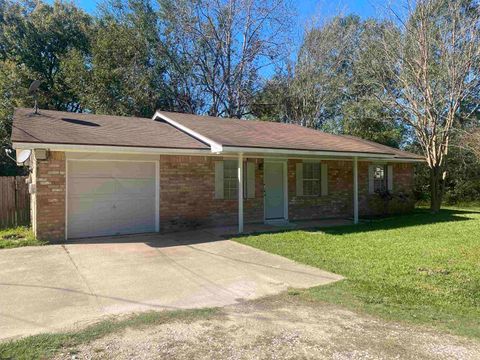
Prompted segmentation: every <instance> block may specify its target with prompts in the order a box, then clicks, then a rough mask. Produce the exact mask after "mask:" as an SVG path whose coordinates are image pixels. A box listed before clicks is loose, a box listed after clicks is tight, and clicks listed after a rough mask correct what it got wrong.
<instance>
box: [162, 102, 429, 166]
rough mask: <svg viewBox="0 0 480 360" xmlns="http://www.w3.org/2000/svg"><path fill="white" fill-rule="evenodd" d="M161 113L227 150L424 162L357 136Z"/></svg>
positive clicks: (291, 126) (283, 125)
mask: <svg viewBox="0 0 480 360" xmlns="http://www.w3.org/2000/svg"><path fill="white" fill-rule="evenodd" d="M159 113H160V114H162V115H164V116H166V117H168V118H169V119H172V120H173V121H176V122H178V123H179V124H181V125H183V126H186V127H188V128H189V129H191V130H193V131H195V132H197V133H200V134H201V135H203V136H206V137H207V138H209V139H211V140H213V141H215V142H217V143H220V144H222V145H223V146H235V147H254V148H270V149H271V148H274V149H291V150H307V151H308V150H310V151H334V152H361V153H372V154H386V155H393V156H395V157H399V158H406V159H407V158H408V159H421V157H420V156H418V155H415V154H412V153H407V152H405V151H401V150H398V149H394V148H391V147H388V146H385V145H380V144H377V143H374V142H371V141H366V140H363V139H360V138H356V137H353V136H341V135H333V134H328V133H324V132H322V131H318V130H313V129H309V128H306V127H303V126H299V125H294V124H284V123H276V122H267V121H253V120H239V119H222V118H217V117H211V116H198V115H191V114H183V113H172V112H166V111H160V112H159Z"/></svg>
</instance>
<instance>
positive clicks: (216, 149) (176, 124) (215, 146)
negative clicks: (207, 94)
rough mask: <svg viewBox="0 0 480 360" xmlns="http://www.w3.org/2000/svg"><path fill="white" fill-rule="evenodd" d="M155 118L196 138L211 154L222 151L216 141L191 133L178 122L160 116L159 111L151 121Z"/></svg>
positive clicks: (162, 115) (191, 131) (220, 145)
mask: <svg viewBox="0 0 480 360" xmlns="http://www.w3.org/2000/svg"><path fill="white" fill-rule="evenodd" d="M157 118H160V119H162V120H165V121H166V122H167V123H168V124H170V125H172V126H173V127H176V128H177V129H179V130H181V131H183V132H186V133H187V134H189V135H190V136H192V137H194V138H196V139H197V140H200V141H202V142H204V143H206V144H208V145H209V146H210V149H211V151H212V152H213V153H220V152H222V151H223V147H222V144H220V143H217V142H216V141H213V140H212V139H209V138H207V137H206V136H203V135H202V134H200V133H198V132H196V131H193V130H192V129H190V128H188V127H186V126H184V125H182V124H180V123H179V122H177V121H175V120H172V119H170V118H169V117H168V116H165V115H164V114H162V113H161V112H160V111H157V112H156V113H155V115H153V118H152V119H153V120H156V119H157Z"/></svg>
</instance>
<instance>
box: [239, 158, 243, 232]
mask: <svg viewBox="0 0 480 360" xmlns="http://www.w3.org/2000/svg"><path fill="white" fill-rule="evenodd" d="M238 233H239V234H241V233H243V154H239V155H238Z"/></svg>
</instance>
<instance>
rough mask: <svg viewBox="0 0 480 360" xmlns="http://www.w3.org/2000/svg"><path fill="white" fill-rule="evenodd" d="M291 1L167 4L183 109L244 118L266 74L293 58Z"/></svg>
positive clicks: (173, 76) (173, 73) (163, 4)
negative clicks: (290, 52) (264, 71)
mask: <svg viewBox="0 0 480 360" xmlns="http://www.w3.org/2000/svg"><path fill="white" fill-rule="evenodd" d="M289 15H290V11H289V8H288V6H287V4H286V2H285V0H195V1H194V0H181V1H174V0H161V1H160V20H161V23H162V25H163V30H162V33H163V36H164V44H166V46H165V48H164V50H165V52H166V54H167V56H168V58H169V60H170V64H171V65H170V73H169V79H170V80H171V81H172V82H171V89H172V93H173V94H178V96H179V98H180V99H185V101H182V100H181V102H179V104H178V105H179V106H180V107H182V108H183V109H184V110H186V111H189V112H207V113H208V114H210V115H213V116H227V117H237V118H241V117H243V116H244V115H247V114H248V113H249V112H250V104H251V103H252V100H253V98H254V96H255V94H256V92H257V91H258V89H259V87H260V78H261V70H262V69H264V68H266V67H269V66H273V65H274V64H275V63H276V62H278V61H280V60H282V59H283V58H284V57H286V56H287V54H288V42H287V38H286V34H287V32H288V30H289V23H290V21H289Z"/></svg>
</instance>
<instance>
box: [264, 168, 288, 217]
mask: <svg viewBox="0 0 480 360" xmlns="http://www.w3.org/2000/svg"><path fill="white" fill-rule="evenodd" d="M283 166H284V164H283V162H265V165H264V186H265V220H273V219H285V192H284V185H285V184H284V174H283V171H284V170H283Z"/></svg>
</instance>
